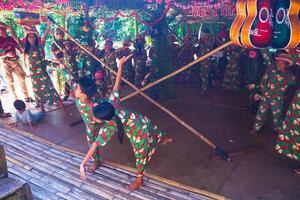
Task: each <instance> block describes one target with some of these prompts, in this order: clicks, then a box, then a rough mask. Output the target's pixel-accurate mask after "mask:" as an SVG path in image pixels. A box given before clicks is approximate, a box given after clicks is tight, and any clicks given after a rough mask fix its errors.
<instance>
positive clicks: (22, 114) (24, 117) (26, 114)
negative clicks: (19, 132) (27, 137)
mask: <svg viewBox="0 0 300 200" xmlns="http://www.w3.org/2000/svg"><path fill="white" fill-rule="evenodd" d="M14 107H15V109H16V110H17V111H16V115H15V117H16V127H17V126H18V122H19V121H21V122H22V123H23V124H28V125H29V127H30V128H31V129H33V126H34V125H35V124H36V123H37V122H38V121H39V120H40V119H42V117H43V116H44V113H43V112H41V111H40V112H38V113H36V114H32V113H31V112H30V110H27V109H26V104H25V103H24V101H22V100H16V101H15V102H14Z"/></svg>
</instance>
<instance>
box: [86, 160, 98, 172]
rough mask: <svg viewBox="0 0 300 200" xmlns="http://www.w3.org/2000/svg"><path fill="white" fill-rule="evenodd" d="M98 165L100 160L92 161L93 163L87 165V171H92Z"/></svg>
mask: <svg viewBox="0 0 300 200" xmlns="http://www.w3.org/2000/svg"><path fill="white" fill-rule="evenodd" d="M99 166H100V161H94V162H93V164H91V166H90V167H89V169H88V171H89V172H91V173H93V172H95V170H96V169H98V167H99Z"/></svg>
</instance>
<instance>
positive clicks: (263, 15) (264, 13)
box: [259, 7, 270, 23]
mask: <svg viewBox="0 0 300 200" xmlns="http://www.w3.org/2000/svg"><path fill="white" fill-rule="evenodd" d="M269 15H270V13H269V10H268V8H266V7H263V8H262V9H261V10H260V11H259V21H260V22H262V23H266V22H267V21H268V20H269Z"/></svg>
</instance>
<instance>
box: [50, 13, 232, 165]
mask: <svg viewBox="0 0 300 200" xmlns="http://www.w3.org/2000/svg"><path fill="white" fill-rule="evenodd" d="M48 18H49V20H50V21H51V22H52V23H53V24H55V25H56V26H57V27H58V28H59V29H61V30H62V31H63V32H64V33H65V34H66V35H67V36H68V37H69V38H70V39H71V40H73V42H74V43H75V44H76V45H78V46H79V47H80V48H81V49H83V50H84V51H85V52H86V53H88V54H89V55H90V56H92V57H93V58H94V59H95V60H97V61H98V62H100V63H101V64H102V65H103V66H104V67H105V68H106V69H108V70H110V71H111V72H112V73H113V74H114V75H117V73H116V72H115V71H114V70H113V69H111V68H110V67H109V66H107V65H106V63H105V62H103V61H102V60H101V59H99V58H98V57H97V56H95V55H94V54H93V53H92V52H90V51H89V50H88V49H87V48H86V47H84V46H82V45H81V44H80V43H79V42H78V41H77V40H76V39H74V38H73V37H72V36H71V35H70V34H69V33H68V31H66V30H65V29H64V28H62V27H61V26H60V25H58V24H57V23H56V22H55V21H54V20H53V19H51V18H50V17H48ZM122 80H123V81H124V82H125V83H127V84H128V85H129V86H130V87H132V88H133V89H135V90H136V91H137V93H140V94H141V95H142V96H143V97H145V98H146V99H147V100H148V101H150V102H151V103H153V104H154V105H155V106H157V107H158V108H159V109H161V110H163V111H164V112H166V113H167V114H168V115H170V116H171V117H172V118H173V119H175V120H176V121H177V122H179V123H180V124H181V125H183V126H184V127H186V128H187V129H188V130H190V131H191V132H192V133H194V134H195V135H196V136H197V137H199V138H200V139H201V140H202V141H204V142H205V143H206V144H208V145H209V146H210V147H212V148H213V149H214V150H215V151H216V153H218V154H219V155H220V156H222V157H223V158H224V159H225V160H227V161H230V158H229V157H228V155H227V154H226V153H225V152H224V151H223V150H222V149H220V148H219V147H217V146H216V145H215V144H214V143H213V142H212V141H210V140H209V139H207V138H206V137H205V136H204V135H202V134H201V133H200V132H198V131H197V130H196V129H194V128H193V127H191V126H190V125H188V124H187V123H186V122H185V121H183V120H182V119H180V118H179V117H178V116H177V115H175V114H174V113H172V112H171V111H170V110H168V109H167V108H165V107H163V106H162V105H160V104H159V103H157V102H156V101H155V100H153V99H152V98H150V97H149V96H148V95H146V94H144V93H143V92H142V91H140V90H139V89H138V88H137V87H136V86H135V85H133V84H132V83H130V82H129V81H127V80H126V79H125V78H123V77H122Z"/></svg>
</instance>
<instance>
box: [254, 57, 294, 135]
mask: <svg viewBox="0 0 300 200" xmlns="http://www.w3.org/2000/svg"><path fill="white" fill-rule="evenodd" d="M263 56H264V58H265V59H266V61H267V64H268V68H267V72H266V74H265V75H264V76H263V78H262V80H261V85H260V87H261V91H262V96H261V100H260V104H259V108H258V112H257V114H256V117H255V123H254V129H255V131H258V130H260V129H261V127H262V126H263V125H264V124H265V122H266V119H267V114H268V111H269V110H271V114H272V117H273V124H274V129H275V130H278V128H280V126H281V125H282V121H283V116H282V111H283V100H284V95H285V91H286V90H287V88H288V87H289V86H290V85H293V84H295V77H294V76H293V74H292V73H290V72H288V71H286V72H280V71H279V70H278V69H277V67H276V66H275V64H274V63H273V62H272V60H271V59H270V57H269V56H268V55H267V54H266V53H263Z"/></svg>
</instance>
